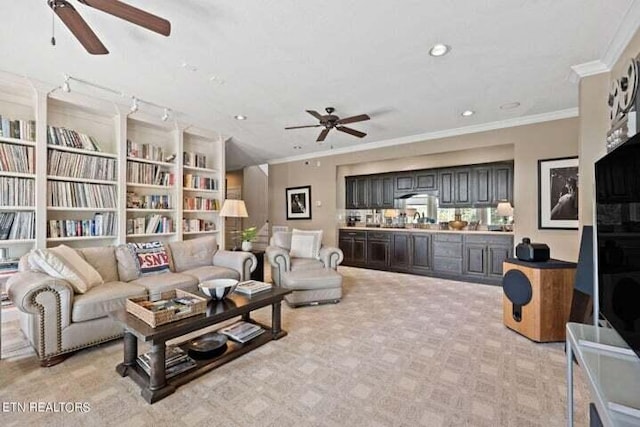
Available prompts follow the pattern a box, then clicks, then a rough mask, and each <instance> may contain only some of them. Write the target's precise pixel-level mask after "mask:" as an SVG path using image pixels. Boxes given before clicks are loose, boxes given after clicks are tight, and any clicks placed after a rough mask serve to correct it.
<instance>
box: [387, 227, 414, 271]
mask: <svg viewBox="0 0 640 427" xmlns="http://www.w3.org/2000/svg"><path fill="white" fill-rule="evenodd" d="M410 237H411V236H410V235H409V234H408V233H392V234H391V257H390V263H389V266H390V267H391V269H392V270H395V271H409V270H410V267H411V260H410V254H411V252H410V250H411V248H410V243H411V240H410Z"/></svg>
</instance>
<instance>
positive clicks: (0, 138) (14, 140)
mask: <svg viewBox="0 0 640 427" xmlns="http://www.w3.org/2000/svg"><path fill="white" fill-rule="evenodd" d="M0 142H5V143H7V144H15V145H26V146H27V147H35V146H36V143H35V142H34V141H27V140H26V139H17V138H7V137H5V136H0Z"/></svg>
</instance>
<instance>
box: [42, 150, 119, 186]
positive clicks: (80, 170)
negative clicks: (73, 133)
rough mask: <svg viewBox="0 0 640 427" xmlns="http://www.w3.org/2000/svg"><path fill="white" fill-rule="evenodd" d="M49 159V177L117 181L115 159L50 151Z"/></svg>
mask: <svg viewBox="0 0 640 427" xmlns="http://www.w3.org/2000/svg"><path fill="white" fill-rule="evenodd" d="M47 158H48V161H47V168H48V173H49V175H55V176H64V177H71V178H86V179H101V180H104V181H114V180H115V179H116V160H115V159H109V158H106V157H96V156H86V155H84V154H78V153H69V152H66V151H58V150H49V154H48V155H47Z"/></svg>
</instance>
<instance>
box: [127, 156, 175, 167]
mask: <svg viewBox="0 0 640 427" xmlns="http://www.w3.org/2000/svg"><path fill="white" fill-rule="evenodd" d="M127 161H129V162H139V163H149V164H151V165H158V166H165V167H168V168H172V167H174V166H175V164H174V163H167V162H161V161H158V160H148V159H141V158H138V157H127Z"/></svg>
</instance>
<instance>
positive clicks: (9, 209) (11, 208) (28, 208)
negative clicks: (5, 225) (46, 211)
mask: <svg viewBox="0 0 640 427" xmlns="http://www.w3.org/2000/svg"><path fill="white" fill-rule="evenodd" d="M35 210H36V208H35V206H0V211H3V212H17V211H35Z"/></svg>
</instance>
